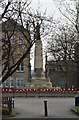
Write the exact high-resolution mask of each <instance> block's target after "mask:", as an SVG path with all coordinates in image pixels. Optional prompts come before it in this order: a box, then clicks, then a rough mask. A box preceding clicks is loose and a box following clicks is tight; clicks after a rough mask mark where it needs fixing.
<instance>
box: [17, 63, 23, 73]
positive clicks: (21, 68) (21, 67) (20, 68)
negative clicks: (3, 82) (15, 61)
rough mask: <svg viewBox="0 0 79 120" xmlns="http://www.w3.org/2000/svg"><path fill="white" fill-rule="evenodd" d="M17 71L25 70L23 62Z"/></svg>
mask: <svg viewBox="0 0 79 120" xmlns="http://www.w3.org/2000/svg"><path fill="white" fill-rule="evenodd" d="M17 71H18V72H23V71H24V64H23V62H22V63H21V64H20V65H19V67H18V69H17Z"/></svg>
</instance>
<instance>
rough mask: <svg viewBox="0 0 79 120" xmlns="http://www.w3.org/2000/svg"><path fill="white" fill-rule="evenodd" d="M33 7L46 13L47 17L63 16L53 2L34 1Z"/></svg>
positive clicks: (47, 0) (49, 0)
mask: <svg viewBox="0 0 79 120" xmlns="http://www.w3.org/2000/svg"><path fill="white" fill-rule="evenodd" d="M31 7H32V8H33V10H38V9H39V11H41V12H42V11H45V10H47V11H46V13H47V15H49V16H50V15H54V17H59V16H62V15H61V14H60V12H59V10H58V8H57V7H56V5H55V2H53V0H32V3H31Z"/></svg>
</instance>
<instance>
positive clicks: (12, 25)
mask: <svg viewBox="0 0 79 120" xmlns="http://www.w3.org/2000/svg"><path fill="white" fill-rule="evenodd" d="M13 30H15V31H21V30H23V31H27V32H28V30H27V29H25V28H24V27H23V26H22V25H20V24H19V23H17V21H16V20H14V19H8V20H7V21H5V22H2V31H13Z"/></svg>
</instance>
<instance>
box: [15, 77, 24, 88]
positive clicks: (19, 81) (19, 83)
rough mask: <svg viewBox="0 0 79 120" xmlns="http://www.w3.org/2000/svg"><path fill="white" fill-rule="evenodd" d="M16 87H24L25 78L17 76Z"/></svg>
mask: <svg viewBox="0 0 79 120" xmlns="http://www.w3.org/2000/svg"><path fill="white" fill-rule="evenodd" d="M16 87H24V79H23V78H16Z"/></svg>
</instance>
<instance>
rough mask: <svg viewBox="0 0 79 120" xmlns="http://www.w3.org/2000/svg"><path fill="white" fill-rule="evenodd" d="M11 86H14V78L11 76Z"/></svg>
mask: <svg viewBox="0 0 79 120" xmlns="http://www.w3.org/2000/svg"><path fill="white" fill-rule="evenodd" d="M10 87H14V78H11V81H10Z"/></svg>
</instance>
